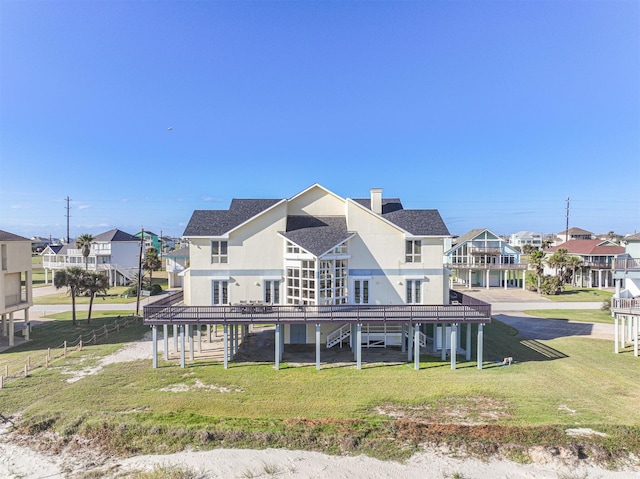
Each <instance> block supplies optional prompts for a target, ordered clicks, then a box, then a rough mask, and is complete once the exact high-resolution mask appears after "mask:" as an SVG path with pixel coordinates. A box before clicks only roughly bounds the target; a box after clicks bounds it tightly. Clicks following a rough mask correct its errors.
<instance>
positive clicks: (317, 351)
mask: <svg viewBox="0 0 640 479" xmlns="http://www.w3.org/2000/svg"><path fill="white" fill-rule="evenodd" d="M316 369H317V370H318V371H320V324H316Z"/></svg>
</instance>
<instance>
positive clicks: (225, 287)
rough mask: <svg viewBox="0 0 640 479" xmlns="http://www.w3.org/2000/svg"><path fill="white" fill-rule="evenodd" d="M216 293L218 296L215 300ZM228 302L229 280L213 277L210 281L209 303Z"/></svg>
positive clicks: (219, 303)
mask: <svg viewBox="0 0 640 479" xmlns="http://www.w3.org/2000/svg"><path fill="white" fill-rule="evenodd" d="M216 295H217V296H218V298H217V300H218V301H217V302H216ZM228 303H229V281H228V280H226V279H214V280H212V281H211V304H212V305H224V304H228Z"/></svg>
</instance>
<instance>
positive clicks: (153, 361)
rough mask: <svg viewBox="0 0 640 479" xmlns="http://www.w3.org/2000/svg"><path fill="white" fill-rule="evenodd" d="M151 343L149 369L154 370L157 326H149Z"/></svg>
mask: <svg viewBox="0 0 640 479" xmlns="http://www.w3.org/2000/svg"><path fill="white" fill-rule="evenodd" d="M151 342H152V343H153V346H152V347H151V350H152V352H151V367H153V369H156V368H157V367H158V326H156V325H155V324H154V325H153V326H151Z"/></svg>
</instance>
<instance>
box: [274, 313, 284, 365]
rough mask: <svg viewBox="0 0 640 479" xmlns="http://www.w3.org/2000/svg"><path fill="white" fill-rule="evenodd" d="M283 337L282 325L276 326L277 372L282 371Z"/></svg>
mask: <svg viewBox="0 0 640 479" xmlns="http://www.w3.org/2000/svg"><path fill="white" fill-rule="evenodd" d="M281 335H282V333H281V331H280V324H276V337H275V341H274V342H275V343H276V351H275V356H276V361H275V368H276V370H278V369H280V354H281V353H280V347H281V346H280V341H281V339H280V336H281Z"/></svg>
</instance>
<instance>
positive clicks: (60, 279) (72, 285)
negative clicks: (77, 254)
mask: <svg viewBox="0 0 640 479" xmlns="http://www.w3.org/2000/svg"><path fill="white" fill-rule="evenodd" d="M83 277H84V271H82V269H80V268H78V267H76V266H74V267H71V268H67V269H62V270H60V271H58V272H57V273H56V275H55V276H54V278H53V285H54V286H55V287H56V289H60V288H62V287H63V286H66V287H67V290H68V292H69V294H70V295H71V312H72V320H73V321H72V324H73V325H74V326H75V325H76V296H77V295H78V294H80V293H81V292H82V285H83Z"/></svg>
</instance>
